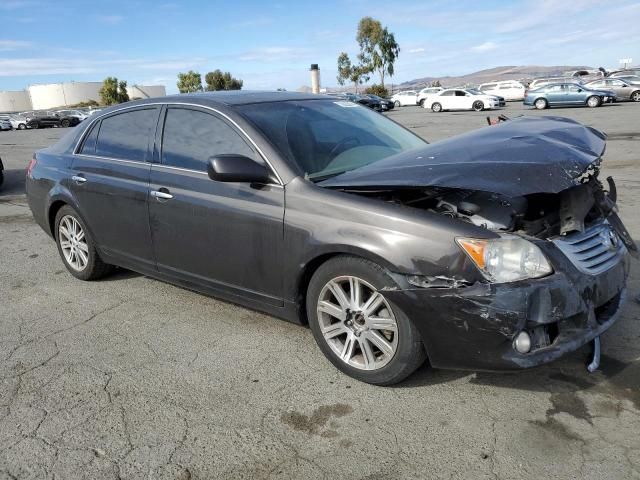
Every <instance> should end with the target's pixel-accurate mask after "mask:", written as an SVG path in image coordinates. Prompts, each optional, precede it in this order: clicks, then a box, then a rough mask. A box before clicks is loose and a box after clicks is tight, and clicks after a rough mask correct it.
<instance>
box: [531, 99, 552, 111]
mask: <svg viewBox="0 0 640 480" xmlns="http://www.w3.org/2000/svg"><path fill="white" fill-rule="evenodd" d="M533 105H534V106H535V107H536V108H537V109H538V110H544V109H545V108H547V107H548V106H549V103H548V102H547V101H546V100H545V99H544V98H539V99H537V100H536V101H535V102H534V104H533Z"/></svg>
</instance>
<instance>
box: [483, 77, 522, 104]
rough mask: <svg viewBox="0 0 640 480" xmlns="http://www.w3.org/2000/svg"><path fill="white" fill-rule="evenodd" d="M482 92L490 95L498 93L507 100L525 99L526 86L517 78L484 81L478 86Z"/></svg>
mask: <svg viewBox="0 0 640 480" xmlns="http://www.w3.org/2000/svg"><path fill="white" fill-rule="evenodd" d="M478 90H480V91H481V92H482V93H486V94H488V95H498V96H500V97H503V98H504V99H505V100H506V101H522V100H524V96H525V91H526V88H525V87H524V85H523V84H521V83H520V82H517V81H515V80H505V81H502V82H490V83H483V84H482V85H480V86H479V87H478Z"/></svg>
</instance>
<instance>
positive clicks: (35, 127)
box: [31, 122, 40, 130]
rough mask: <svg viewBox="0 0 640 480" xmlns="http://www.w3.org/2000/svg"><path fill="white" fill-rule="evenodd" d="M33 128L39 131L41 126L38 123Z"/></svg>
mask: <svg viewBox="0 0 640 480" xmlns="http://www.w3.org/2000/svg"><path fill="white" fill-rule="evenodd" d="M31 128H33V129H35V130H37V129H39V128H40V124H39V123H37V122H36V123H34V124H33V126H32V127H31Z"/></svg>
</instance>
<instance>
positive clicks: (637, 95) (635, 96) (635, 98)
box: [631, 90, 640, 102]
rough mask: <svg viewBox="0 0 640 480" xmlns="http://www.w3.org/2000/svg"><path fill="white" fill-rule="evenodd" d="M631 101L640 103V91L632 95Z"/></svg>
mask: <svg viewBox="0 0 640 480" xmlns="http://www.w3.org/2000/svg"><path fill="white" fill-rule="evenodd" d="M631 100H633V101H634V102H640V90H636V91H635V92H633V93H631Z"/></svg>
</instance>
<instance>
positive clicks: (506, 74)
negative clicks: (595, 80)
mask: <svg viewBox="0 0 640 480" xmlns="http://www.w3.org/2000/svg"><path fill="white" fill-rule="evenodd" d="M591 69H593V67H587V66H584V65H578V66H571V65H556V66H552V67H544V66H539V65H524V66H514V65H510V66H504V67H494V68H488V69H486V70H480V71H478V72H474V73H469V74H467V75H461V76H458V77H452V76H447V77H423V78H416V79H415V80H410V81H408V82H403V83H401V84H399V85H394V90H396V89H407V88H412V89H415V88H419V87H425V86H428V85H430V84H431V82H433V81H435V80H439V81H440V83H441V84H442V85H443V86H446V87H450V86H451V87H452V86H457V85H467V84H471V85H478V84H480V83H485V82H492V81H495V80H525V79H532V78H536V77H553V76H560V75H562V74H564V73H566V72H570V71H574V70H591Z"/></svg>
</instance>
